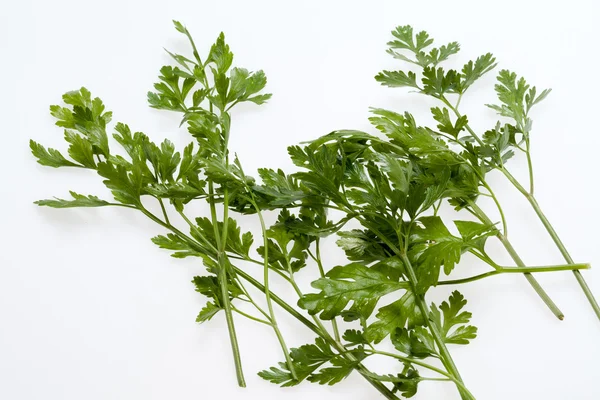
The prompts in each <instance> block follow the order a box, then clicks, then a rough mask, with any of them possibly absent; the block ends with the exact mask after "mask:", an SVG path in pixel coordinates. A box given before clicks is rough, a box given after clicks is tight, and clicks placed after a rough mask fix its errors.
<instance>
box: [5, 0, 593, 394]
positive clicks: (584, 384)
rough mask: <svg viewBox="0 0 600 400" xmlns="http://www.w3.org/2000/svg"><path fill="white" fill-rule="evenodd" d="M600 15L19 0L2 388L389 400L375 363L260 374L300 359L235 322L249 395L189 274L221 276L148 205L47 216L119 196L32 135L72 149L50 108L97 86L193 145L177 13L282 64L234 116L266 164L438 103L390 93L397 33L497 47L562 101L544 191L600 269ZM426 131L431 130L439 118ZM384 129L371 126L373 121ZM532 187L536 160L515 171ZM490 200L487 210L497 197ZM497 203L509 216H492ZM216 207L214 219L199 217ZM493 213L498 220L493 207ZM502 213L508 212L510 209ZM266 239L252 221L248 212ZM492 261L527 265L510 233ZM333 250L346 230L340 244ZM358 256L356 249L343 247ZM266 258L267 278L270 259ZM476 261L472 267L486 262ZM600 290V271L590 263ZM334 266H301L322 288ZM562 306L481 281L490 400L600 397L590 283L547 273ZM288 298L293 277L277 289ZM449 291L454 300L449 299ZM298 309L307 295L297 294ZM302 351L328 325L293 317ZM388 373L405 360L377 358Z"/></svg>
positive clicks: (550, 138)
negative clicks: (374, 379)
mask: <svg viewBox="0 0 600 400" xmlns="http://www.w3.org/2000/svg"><path fill="white" fill-rule="evenodd" d="M598 11H599V8H598V6H597V3H596V2H595V1H583V0H572V1H568V2H564V1H560V2H559V1H522V0H521V1H508V0H504V1H500V2H489V3H488V4H487V5H485V3H484V2H482V1H451V2H447V1H427V2H418V1H411V2H407V1H395V2H392V1H385V2H384V1H368V2H367V1H364V2H358V1H327V2H325V1H303V2H294V3H292V2H278V1H270V2H268V1H251V2H245V1H210V2H208V1H175V0H172V1H160V2H159V1H128V0H119V1H114V0H105V1H95V2H86V1H80V0H74V1H65V0H54V1H42V0H37V1H32V0H30V1H27V0H20V1H18V2H17V1H12V2H9V1H6V0H4V1H3V2H2V6H1V11H0V49H1V50H2V62H1V63H0V76H1V77H2V81H3V84H2V87H1V95H0V116H1V117H2V118H1V121H2V124H1V125H0V130H1V131H2V139H1V143H2V147H1V150H0V151H1V153H2V156H1V158H0V160H1V161H0V163H1V164H0V167H1V170H2V185H1V186H0V191H1V196H0V202H1V207H0V209H1V210H2V216H1V219H0V221H1V222H0V223H1V226H2V229H1V233H0V235H1V240H0V249H1V252H0V399H7V400H38V399H46V400H51V399H52V400H75V399H86V400H95V399H98V400H99V399H128V400H129V399H144V400H154V399H157V400H158V399H161V400H163V399H178V400H183V399H202V398H212V397H214V396H219V398H227V399H228V398H238V399H280V398H281V399H289V400H293V399H304V398H306V396H307V395H310V396H312V397H313V398H317V399H332V400H333V399H345V400H350V399H364V398H377V396H378V395H377V394H376V392H374V390H373V389H372V388H371V387H370V386H369V385H368V384H367V383H366V382H365V381H364V380H362V379H361V378H360V377H359V376H358V375H357V374H353V375H352V376H351V377H350V378H349V379H347V380H345V381H344V382H343V383H342V384H339V385H336V386H335V387H332V388H330V387H321V386H318V385H313V384H309V383H305V384H303V385H301V386H299V387H296V388H292V389H279V388H277V387H276V386H274V385H271V384H269V383H267V382H265V381H262V380H261V379H260V378H259V377H257V376H256V374H255V373H256V372H257V371H259V370H260V369H263V368H266V367H268V366H270V365H273V364H275V363H276V362H277V361H279V360H281V358H282V357H281V354H280V351H279V349H278V347H277V345H276V342H275V339H274V335H273V333H272V331H270V330H269V329H268V328H267V327H263V326H256V324H252V323H249V322H246V321H243V320H241V319H239V318H238V319H237V327H238V331H239V336H240V345H241V348H242V356H243V363H244V367H245V372H246V377H247V381H248V388H246V389H239V388H237V387H236V385H235V378H234V373H233V364H232V361H231V357H230V350H229V344H228V339H227V336H226V330H225V321H224V319H223V315H222V314H221V315H218V316H217V317H215V318H214V319H213V320H212V321H210V323H208V324H205V325H198V324H196V323H195V322H194V319H195V316H196V314H197V312H198V311H199V310H200V308H201V307H202V305H203V304H204V299H202V298H201V296H200V295H198V294H197V293H195V292H194V291H193V288H192V285H191V284H190V280H191V278H192V277H193V276H194V275H195V274H202V273H203V267H202V266H201V265H200V263H199V262H198V260H196V259H187V260H176V259H173V258H170V257H169V256H168V252H166V251H163V250H160V249H158V248H157V247H156V246H154V245H153V244H152V243H151V242H150V240H149V238H150V237H151V236H154V235H156V234H159V233H162V231H161V229H160V228H159V227H158V226H155V225H154V224H153V223H152V222H150V221H148V220H145V219H144V218H143V216H141V215H137V214H135V213H134V212H132V211H131V212H128V211H129V210H120V209H110V208H108V209H75V210H54V209H48V208H43V209H42V208H38V207H36V206H34V205H33V204H32V202H33V201H34V200H36V199H40V198H48V197H51V196H63V197H64V196H65V195H67V191H68V190H69V189H71V190H76V191H78V192H80V193H91V194H99V195H104V196H105V197H106V193H107V190H106V189H105V188H104V187H102V184H101V183H100V179H99V177H98V176H96V175H94V174H92V173H90V172H88V171H74V170H69V169H60V170H53V169H51V168H44V167H41V166H39V165H37V164H36V163H35V161H34V159H33V157H32V156H31V155H30V154H29V150H28V140H29V138H34V139H35V140H37V141H40V142H42V143H44V144H45V145H48V146H51V147H57V148H60V149H64V148H65V146H64V145H63V143H62V133H61V130H60V129H59V128H57V127H55V126H53V119H52V118H51V117H50V116H49V114H48V106H49V105H50V104H56V103H59V102H60V95H61V94H62V93H64V92H65V91H68V90H72V89H75V88H78V87H80V86H81V85H85V86H86V87H87V88H89V89H90V90H91V91H92V94H94V95H97V96H100V97H101V98H102V99H103V100H104V101H105V103H106V104H107V107H108V109H110V110H113V111H114V117H115V118H114V119H115V120H116V121H124V122H127V123H128V124H130V126H131V127H132V129H135V130H141V131H144V132H146V133H147V134H148V135H149V136H150V137H151V138H153V139H155V140H162V139H163V138H165V137H169V138H170V139H171V140H173V141H174V142H175V143H176V144H177V145H178V148H180V149H181V148H182V147H183V146H184V145H185V144H187V143H188V142H189V141H190V137H189V136H188V135H187V134H186V132H185V131H184V130H181V129H178V128H177V126H178V116H176V115H173V114H171V113H168V112H165V111H157V110H152V109H150V108H149V107H147V105H146V92H147V91H148V90H149V89H151V85H152V83H154V82H155V80H156V76H157V73H158V69H159V68H160V66H162V65H163V64H165V63H168V62H169V60H168V57H167V55H166V54H165V53H164V52H163V51H162V48H163V47H166V48H169V49H174V50H176V51H178V52H186V51H187V50H188V49H187V44H186V42H185V39H184V37H183V36H181V35H180V34H179V33H177V32H176V31H175V30H174V29H173V28H172V25H171V19H179V20H181V21H183V22H184V23H185V24H186V25H187V26H188V27H189V29H190V30H191V31H192V33H193V35H194V37H195V38H196V41H197V43H198V45H199V47H200V48H201V52H206V51H207V50H208V47H209V46H210V44H211V43H212V42H213V41H214V39H215V38H216V36H217V34H218V33H219V31H221V30H223V31H225V32H226V36H227V40H228V42H229V43H230V44H231V46H232V49H233V51H234V53H235V55H236V58H235V60H234V65H237V66H243V67H247V68H249V69H251V70H256V69H264V70H265V72H266V74H267V76H268V78H269V84H268V90H269V91H270V92H272V93H273V94H274V95H273V99H272V100H271V101H270V102H269V103H268V104H267V105H264V106H261V107H256V106H254V105H249V106H243V107H240V108H239V110H238V111H236V112H235V113H234V115H233V126H234V128H233V132H232V136H233V137H232V143H231V145H232V148H233V150H234V151H236V152H238V154H239V156H240V158H241V160H242V162H243V163H244V165H245V169H246V171H255V170H256V168H258V167H261V166H267V167H282V168H284V169H287V170H291V169H292V166H291V163H290V162H289V161H288V158H287V154H286V146H288V145H290V144H295V143H297V142H299V141H302V140H308V139H311V138H315V137H317V136H320V135H322V134H325V133H328V132H329V131H331V130H333V129H340V128H356V129H364V130H371V128H370V127H369V126H368V123H367V120H366V118H367V117H368V107H369V106H379V107H387V108H392V109H394V110H397V111H404V110H410V111H414V112H415V113H416V114H417V115H418V116H420V115H423V116H424V115H426V113H425V112H426V110H427V108H428V107H430V106H431V105H433V102H432V101H430V100H429V99H427V98H425V97H423V96H419V95H416V94H407V93H406V91H404V90H402V89H389V88H385V87H381V86H379V85H378V84H377V83H376V82H375V81H374V79H373V76H374V75H375V74H376V73H377V72H378V71H379V70H381V69H384V68H387V69H392V68H402V67H404V66H403V65H401V64H400V63H398V62H396V61H395V60H393V59H391V57H389V56H387V55H386V54H385V49H386V46H385V43H386V41H387V40H389V39H390V34H389V32H390V31H391V30H392V29H393V28H394V27H395V26H397V25H401V24H412V25H413V26H415V28H416V29H426V30H428V31H429V32H430V33H431V34H432V35H433V37H434V38H436V39H437V43H438V44H442V43H446V42H448V41H452V40H457V41H459V42H460V43H461V44H462V48H463V50H462V52H461V53H460V55H459V57H458V58H457V59H456V60H457V61H455V62H454V64H451V65H453V66H460V65H462V63H464V62H465V61H467V60H468V59H470V58H474V57H476V56H477V55H479V54H481V53H484V52H487V51H492V52H493V53H494V54H495V55H496V56H497V57H498V59H499V62H500V67H501V68H510V69H513V70H515V71H517V72H519V73H520V74H523V75H525V76H526V77H527V78H528V80H529V81H530V82H532V83H534V84H537V85H538V87H552V88H553V92H552V94H551V96H550V97H549V98H548V99H547V100H546V101H544V102H543V103H542V104H541V105H540V106H538V107H537V109H536V110H535V112H534V113H533V118H534V120H535V125H534V128H535V129H534V133H533V158H534V163H535V166H536V172H537V175H536V176H537V181H536V183H537V188H536V191H537V196H538V198H539V202H540V203H541V205H542V207H543V208H544V209H545V210H546V212H547V214H548V216H549V218H550V219H551V221H552V222H553V223H554V225H555V227H556V229H557V230H558V232H559V233H560V234H561V236H562V237H563V240H564V242H565V243H566V245H567V247H568V249H569V250H570V251H571V252H572V254H573V255H574V257H575V259H576V260H577V261H582V262H583V261H587V262H591V263H592V264H594V265H596V266H598V267H599V268H600V251H599V249H598V239H599V237H598V226H599V225H600V214H599V213H598V212H597V199H598V148H599V146H600V136H599V134H598V128H597V115H598V101H597V99H598V93H600V81H599V80H598V79H597V77H598V74H597V68H598V62H599V61H600V58H599V55H598V54H599V53H598V51H597V40H598V37H599V32H600V30H599V28H598V24H597V17H598V15H599V13H598ZM493 82H494V75H493V74H490V75H489V76H487V77H486V78H485V79H483V80H482V81H480V82H479V83H477V84H476V86H475V87H474V88H473V89H471V90H470V91H469V94H468V95H467V96H466V97H465V99H464V101H463V110H465V111H466V112H468V114H469V117H470V120H471V121H472V124H473V126H474V127H475V128H476V129H477V130H479V131H481V130H483V129H488V128H489V127H491V126H492V125H493V124H494V123H495V116H494V115H493V113H492V112H491V111H489V110H487V109H486V108H485V107H483V104H484V103H489V102H491V101H493V100H494V94H493V89H492V85H493ZM420 121H421V122H422V123H429V121H428V120H425V119H423V118H421V120H420ZM371 131H372V130H371ZM511 167H512V168H513V171H514V172H515V174H517V175H518V176H519V177H525V174H524V171H525V164H524V162H523V160H522V158H517V159H515V160H513V161H512V162H511ZM490 180H491V181H492V183H493V185H494V187H495V188H496V189H497V191H499V192H500V193H501V198H502V201H503V203H504V204H506V208H507V214H508V218H509V220H510V221H511V223H510V238H511V240H512V241H513V242H514V243H515V246H516V248H517V249H518V251H519V252H520V253H521V255H522V257H523V258H524V260H525V261H526V262H527V263H528V264H530V265H543V264H556V263H561V262H562V259H561V256H560V254H559V253H558V251H557V250H556V249H555V248H554V246H553V244H552V243H551V241H550V239H549V238H548V236H547V235H546V234H545V232H544V231H543V229H542V227H541V225H540V223H539V222H538V221H537V219H536V218H535V216H534V215H533V213H532V211H531V210H530V209H529V207H528V205H527V204H526V203H525V202H524V200H523V199H522V198H520V197H519V196H518V194H517V193H516V192H515V190H514V189H512V188H511V187H510V186H508V184H507V182H506V181H505V180H504V179H503V178H502V177H501V176H498V175H495V174H492V175H491V176H490ZM484 204H485V205H486V206H489V204H487V203H485V202H484ZM487 209H489V210H490V212H492V211H493V208H491V207H487ZM197 211H198V214H200V213H205V212H206V210H205V208H203V207H198V209H197ZM494 215H495V214H494ZM495 218H496V219H497V216H495ZM244 221H245V223H246V224H247V225H245V226H246V228H247V229H251V230H253V231H256V228H257V225H256V221H255V220H254V219H253V218H244ZM492 242H493V240H491V241H490V247H491V251H492V254H494V256H496V257H498V258H499V259H500V260H501V262H503V263H507V264H509V263H510V261H509V260H508V258H507V257H506V254H505V253H504V252H503V251H502V250H501V248H500V247H499V246H498V244H497V243H492ZM327 247H328V248H333V247H334V244H333V240H331V241H329V242H328V243H327ZM325 258H326V260H327V261H328V264H329V265H330V266H331V265H332V264H333V265H334V263H335V262H336V261H339V262H342V261H341V259H340V258H339V252H338V251H337V250H331V251H328V252H327V254H326V255H325ZM248 268H251V269H252V271H255V272H257V273H258V272H259V271H258V270H255V269H254V268H255V267H248ZM482 268H483V267H482V266H481V265H479V264H477V263H476V262H473V260H471V259H465V262H464V263H463V264H461V268H460V269H462V271H460V272H459V273H460V274H463V275H468V274H472V273H475V272H482V271H483V270H482ZM585 276H586V278H587V279H588V282H589V284H590V286H591V288H592V290H594V292H595V293H596V294H597V295H599V296H600V272H599V270H598V269H593V270H592V271H588V272H586V273H585ZM314 278H315V276H314V269H313V270H312V271H308V270H307V271H306V272H302V273H301V274H300V280H301V281H302V283H303V284H304V285H305V286H304V287H306V288H307V289H308V282H310V280H311V279H314ZM538 278H539V280H540V281H541V282H542V284H543V285H544V287H545V288H546V289H547V290H548V292H549V293H550V294H551V295H552V297H553V298H554V299H555V300H556V302H557V303H558V304H559V305H560V306H561V308H562V309H563V311H564V312H565V314H566V319H565V320H564V321H563V322H559V321H558V320H556V319H554V318H553V317H552V315H551V314H550V313H549V312H548V311H547V310H546V309H545V307H544V305H543V304H542V303H541V301H539V300H538V299H537V298H536V296H535V295H534V293H533V292H532V290H531V289H530V288H529V286H528V285H527V283H526V282H525V280H524V279H523V278H522V277H521V276H515V275H513V276H504V277H495V278H491V279H489V280H486V281H481V282H478V283H473V284H470V285H466V286H463V287H462V288H461V291H462V292H463V293H464V294H465V295H466V297H467V298H468V299H469V306H468V308H469V310H471V311H472V312H473V314H474V323H475V324H476V325H478V326H479V328H480V330H479V337H478V338H477V340H475V341H474V342H473V343H472V344H471V345H469V346H463V347H460V346H455V347H453V348H452V349H451V351H452V353H453V355H454V357H455V360H456V363H457V365H458V366H459V369H460V371H461V372H462V374H463V377H464V379H465V382H466V383H467V386H468V387H469V388H470V389H471V391H472V392H473V393H474V394H475V395H476V397H477V398H478V399H483V400H505V399H515V400H520V399H545V400H552V399H556V400H558V399H561V400H562V399H565V398H570V399H598V398H600V385H599V384H598V382H599V379H600V368H599V367H598V360H599V359H600V322H599V321H598V320H596V319H595V317H594V314H593V313H592V311H591V309H590V307H589V306H588V304H587V303H586V300H585V298H584V296H583V295H582V294H581V292H580V291H579V289H578V286H577V285H576V282H575V280H574V278H573V276H572V274H570V273H568V272H565V273H557V274H554V275H538ZM275 288H276V290H278V291H279V292H282V291H284V290H285V287H284V286H283V285H282V284H281V283H280V282H277V281H275ZM445 295H447V291H444V290H435V291H433V293H432V295H431V296H430V299H431V300H436V301H439V300H441V299H442V298H443V297H444V296H445ZM286 298H288V299H290V301H292V302H293V301H295V300H294V299H293V297H292V296H291V295H290V296H286ZM278 315H279V316H280V324H281V326H282V329H283V331H284V334H285V336H286V337H288V338H289V344H290V345H291V346H297V345H301V344H303V343H307V342H310V341H312V340H313V335H311V333H310V332H309V331H308V330H307V329H305V328H304V327H303V326H302V325H300V324H298V323H297V322H296V321H295V320H293V319H291V318H288V317H287V316H286V315H285V314H284V313H283V312H279V314H278ZM370 365H371V366H372V367H373V369H374V370H376V371H377V372H381V373H387V372H392V370H393V368H396V365H394V364H393V363H391V364H390V363H389V362H387V361H386V362H383V361H381V362H380V361H375V362H371V363H370ZM417 398H420V399H457V398H458V396H457V394H456V390H455V388H454V387H453V386H452V385H450V384H447V383H436V384H433V383H424V384H422V386H421V388H420V393H419V394H418V395H417Z"/></svg>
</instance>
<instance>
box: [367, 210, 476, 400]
mask: <svg viewBox="0 0 600 400" xmlns="http://www.w3.org/2000/svg"><path fill="white" fill-rule="evenodd" d="M357 219H358V220H359V221H361V222H362V224H363V226H365V227H366V228H368V229H369V230H371V231H372V232H373V233H374V234H375V235H377V236H378V237H379V238H380V239H381V240H382V241H383V242H384V243H385V244H387V245H388V246H389V248H390V249H391V250H392V251H393V252H394V253H396V255H397V256H399V257H400V258H401V259H402V261H403V263H404V267H405V270H406V274H407V277H408V281H409V283H410V285H411V291H412V293H413V295H414V296H415V303H416V304H417V307H419V310H420V311H421V314H422V315H423V318H424V319H425V324H426V325H427V327H428V328H429V331H430V332H431V336H432V337H433V340H434V341H435V343H436V344H437V347H438V350H439V352H440V360H441V361H442V364H444V367H445V368H446V370H447V371H448V373H449V374H451V375H452V376H453V377H454V378H455V379H456V380H457V381H459V382H460V385H459V384H457V386H458V388H459V392H460V393H461V397H462V398H463V400H467V399H469V400H470V399H473V400H474V399H475V397H473V395H472V394H470V393H469V391H468V390H465V389H463V387H464V386H463V382H462V378H461V376H460V373H459V372H458V368H457V367H456V364H454V360H453V359H452V355H451V354H450V352H449V351H448V348H447V347H446V343H445V342H444V340H443V339H442V335H441V333H440V331H439V329H438V327H437V325H436V324H435V322H433V321H432V320H431V319H430V318H429V317H428V316H429V311H428V308H427V304H426V303H425V296H424V295H422V294H419V293H417V290H416V287H415V285H416V283H417V275H416V274H415V271H414V269H413V267H412V264H411V262H410V260H409V259H408V256H407V255H406V251H401V250H400V249H399V248H398V247H397V246H396V245H395V244H394V243H392V242H391V241H390V240H389V239H388V238H387V237H386V236H385V235H383V234H382V233H381V232H380V231H379V229H377V228H375V227H373V226H370V224H369V223H368V222H367V221H365V220H364V219H363V218H362V217H357ZM406 236H407V237H409V236H410V235H409V234H408V233H407V235H406Z"/></svg>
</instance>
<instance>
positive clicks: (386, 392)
mask: <svg viewBox="0 0 600 400" xmlns="http://www.w3.org/2000/svg"><path fill="white" fill-rule="evenodd" d="M132 208H135V207H132ZM138 210H140V211H141V212H142V213H144V215H146V216H147V217H148V218H150V219H151V220H152V221H154V222H156V223H157V224H159V225H161V226H162V227H164V228H166V229H169V230H170V231H172V232H173V233H175V234H176V235H177V236H179V237H180V238H181V239H183V240H185V241H186V242H188V243H189V244H190V245H191V246H192V248H194V249H196V250H198V251H204V249H203V248H202V246H201V245H200V244H199V243H198V242H196V241H195V240H194V239H192V238H191V237H189V236H187V235H186V234H185V233H183V232H181V231H180V230H178V229H177V228H176V227H174V226H173V225H167V224H165V223H164V222H163V221H161V220H160V219H159V218H157V217H156V216H155V215H154V214H152V213H151V212H149V211H148V210H146V209H144V208H143V207H141V206H140V208H138ZM248 261H254V260H248ZM261 265H262V263H261ZM232 268H233V271H234V272H235V274H236V276H238V277H241V278H243V279H244V280H245V281H246V282H248V283H250V284H251V285H252V286H254V287H255V288H257V289H258V290H260V291H261V292H263V293H264V292H265V287H264V286H263V285H262V284H261V283H260V282H259V281H257V280H256V279H254V278H253V277H252V276H251V275H249V274H248V273H246V272H245V271H243V270H242V269H240V268H238V267H236V266H234V265H232ZM294 283H295V282H294ZM296 288H297V286H296ZM297 289H298V290H299V288H297ZM270 297H271V300H272V301H273V302H275V303H276V304H277V305H279V306H280V307H281V308H282V309H284V310H285V311H286V312H288V313H289V314H290V315H292V316H293V317H294V318H296V319H297V320H298V321H300V322H301V323H302V324H303V325H305V326H306V327H308V328H309V329H310V330H312V331H313V332H315V333H316V334H317V335H318V336H319V337H322V338H323V339H324V340H326V341H327V342H328V343H329V344H330V345H332V346H333V347H334V348H335V349H336V350H338V351H339V352H340V354H341V355H342V356H344V357H346V358H347V359H348V360H350V361H357V360H356V358H355V357H354V356H353V355H352V354H349V353H348V352H347V349H346V348H345V347H344V346H343V345H342V344H340V343H338V342H336V341H335V339H333V338H332V337H331V335H329V333H328V332H327V330H326V329H325V327H324V326H323V324H322V323H321V322H320V321H319V320H318V318H316V317H313V318H314V319H315V320H316V321H318V324H316V325H315V324H314V323H312V322H311V321H310V320H308V319H307V318H306V317H304V316H303V315H302V314H300V313H299V312H298V311H297V310H296V309H294V307H292V306H290V305H289V304H287V303H286V302H285V301H284V300H282V299H281V298H280V297H279V296H277V295H276V294H275V293H273V292H271V293H270ZM318 325H319V326H318ZM355 369H356V370H357V371H358V372H359V373H360V374H361V375H362V376H363V377H364V378H365V379H366V380H367V381H368V382H369V383H370V384H371V385H372V386H373V387H374V388H375V389H377V391H379V392H380V393H381V394H382V395H383V396H384V397H385V398H386V399H388V400H400V399H399V398H398V396H396V395H395V394H394V393H392V391H391V390H390V389H389V388H388V387H387V386H385V385H384V384H383V383H381V382H379V381H377V380H374V379H372V378H371V377H369V376H368V374H369V373H370V371H369V370H368V368H366V367H365V366H364V365H363V364H362V363H358V364H357V365H356V367H355Z"/></svg>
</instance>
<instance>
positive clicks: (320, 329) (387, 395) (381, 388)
mask: <svg viewBox="0 0 600 400" xmlns="http://www.w3.org/2000/svg"><path fill="white" fill-rule="evenodd" d="M233 268H234V270H235V272H236V274H238V275H239V276H241V277H242V278H244V279H245V280H246V281H248V282H249V283H250V284H251V285H253V286H254V287H256V288H257V289H258V290H260V291H261V292H264V291H265V287H264V286H263V285H262V284H261V283H260V282H258V281H257V280H256V279H254V278H253V277H252V276H251V275H249V274H247V273H246V272H244V271H243V270H241V269H239V268H238V267H235V266H234V267H233ZM271 299H272V300H273V302H275V303H276V304H278V305H279V306H280V307H281V308H283V309H284V310H285V311H287V312H288V313H289V314H291V315H292V316H293V317H295V318H296V319H297V320H298V321H300V322H301V323H302V324H304V325H305V326H306V327H308V328H309V329H310V330H311V331H313V332H314V333H316V334H317V335H319V336H320V337H322V338H323V339H324V340H326V341H327V342H328V343H329V344H330V345H332V346H333V347H334V348H336V350H338V351H339V352H340V354H342V355H343V356H344V357H346V358H347V359H349V360H351V361H355V360H356V358H355V357H354V356H353V355H352V354H350V353H348V351H347V349H346V348H345V347H344V346H343V345H341V344H340V343H337V342H336V341H335V339H333V338H332V337H331V336H330V335H329V333H327V331H326V330H325V328H324V327H323V324H322V323H321V322H320V321H319V320H318V318H317V317H313V319H315V322H317V325H315V324H314V323H312V322H311V321H310V320H308V319H307V318H306V317H305V316H303V315H302V314H300V313H299V312H298V311H297V310H296V309H294V308H293V307H292V306H290V305H289V304H288V303H286V302H285V301H284V300H282V299H281V298H280V297H279V296H277V295H276V294H275V293H272V292H271ZM318 325H319V326H318ZM355 368H356V370H357V371H358V372H359V373H360V374H361V375H362V376H363V377H364V378H365V379H366V380H367V381H368V382H369V383H370V384H371V385H372V386H373V387H375V389H377V390H378V391H379V392H380V393H381V394H382V395H383V396H385V398H387V399H389V400H400V399H399V398H398V396H396V395H395V394H394V393H392V391H391V390H390V389H388V388H387V387H386V386H385V385H384V384H383V383H381V382H379V381H378V380H377V379H373V378H372V377H370V376H369V374H370V371H369V370H368V369H367V368H366V367H365V366H364V365H363V364H362V363H358V364H357V365H356V367H355Z"/></svg>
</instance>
